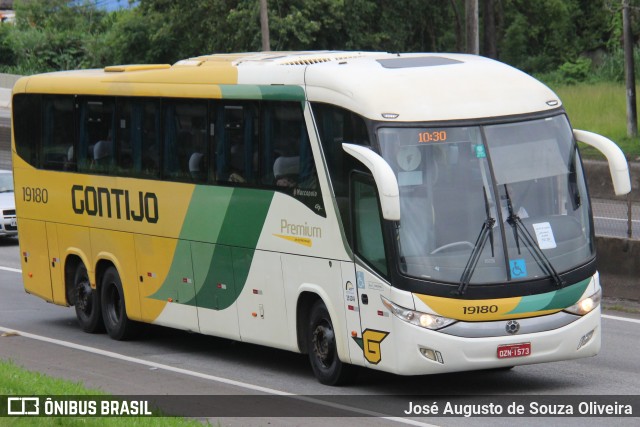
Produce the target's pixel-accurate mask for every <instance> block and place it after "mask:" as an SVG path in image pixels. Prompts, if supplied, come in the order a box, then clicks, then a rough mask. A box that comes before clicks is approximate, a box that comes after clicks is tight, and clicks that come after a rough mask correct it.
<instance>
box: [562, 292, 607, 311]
mask: <svg viewBox="0 0 640 427" xmlns="http://www.w3.org/2000/svg"><path fill="white" fill-rule="evenodd" d="M601 299H602V291H601V290H600V289H598V292H596V293H595V294H593V295H591V296H588V297H586V298H582V299H581V300H580V301H578V302H577V303H575V304H573V305H572V306H571V307H567V308H565V309H564V311H567V312H569V313H571V314H578V315H580V316H584V315H585V314H587V313H589V312H591V311H592V310H593V309H594V308H596V307H597V306H599V305H600V300H601Z"/></svg>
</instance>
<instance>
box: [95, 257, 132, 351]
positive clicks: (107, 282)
mask: <svg viewBox="0 0 640 427" xmlns="http://www.w3.org/2000/svg"><path fill="white" fill-rule="evenodd" d="M100 294H101V298H102V315H103V317H104V326H105V328H106V329H107V333H108V334H109V336H110V337H111V338H113V339H114V340H118V341H125V340H128V339H131V338H132V337H133V336H134V335H135V332H136V329H137V327H136V326H137V324H136V323H135V322H134V321H132V320H130V319H129V318H128V317H127V311H126V306H125V302H124V292H123V291H122V282H121V281H120V275H119V274H118V270H116V269H115V267H113V266H111V267H109V268H107V270H106V271H105V272H104V275H103V276H102V286H101V290H100Z"/></svg>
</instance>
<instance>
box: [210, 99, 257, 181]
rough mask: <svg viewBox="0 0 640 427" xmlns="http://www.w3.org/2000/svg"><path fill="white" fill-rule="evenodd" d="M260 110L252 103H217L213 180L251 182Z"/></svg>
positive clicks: (255, 168)
mask: <svg viewBox="0 0 640 427" xmlns="http://www.w3.org/2000/svg"><path fill="white" fill-rule="evenodd" d="M259 122H260V114H259V110H258V108H257V105H256V104H255V103H241V104H240V103H234V104H219V105H218V106H217V123H218V124H219V126H218V128H219V129H221V131H220V132H217V133H216V140H215V142H216V150H215V152H216V180H217V181H218V182H222V183H229V184H233V185H237V184H254V183H255V182H256V177H257V176H258V146H259V144H260V138H259V134H258V130H259V127H260V126H259Z"/></svg>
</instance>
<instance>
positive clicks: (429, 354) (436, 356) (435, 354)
mask: <svg viewBox="0 0 640 427" xmlns="http://www.w3.org/2000/svg"><path fill="white" fill-rule="evenodd" d="M420 353H422V355H423V356H424V357H426V358H427V359H429V360H433V361H434V362H438V363H442V364H444V360H443V359H442V354H440V352H439V351H436V350H432V349H430V348H424V347H420Z"/></svg>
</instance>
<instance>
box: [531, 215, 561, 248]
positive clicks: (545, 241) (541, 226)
mask: <svg viewBox="0 0 640 427" xmlns="http://www.w3.org/2000/svg"><path fill="white" fill-rule="evenodd" d="M533 230H534V231H535V232H536V238H537V239H538V246H539V247H540V249H555V248H556V247H557V245H556V239H555V238H554V237H553V230H552V229H551V224H549V223H548V222H540V223H538V224H533Z"/></svg>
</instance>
